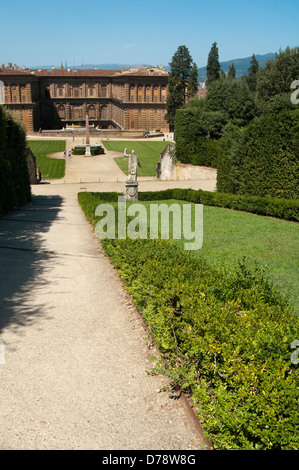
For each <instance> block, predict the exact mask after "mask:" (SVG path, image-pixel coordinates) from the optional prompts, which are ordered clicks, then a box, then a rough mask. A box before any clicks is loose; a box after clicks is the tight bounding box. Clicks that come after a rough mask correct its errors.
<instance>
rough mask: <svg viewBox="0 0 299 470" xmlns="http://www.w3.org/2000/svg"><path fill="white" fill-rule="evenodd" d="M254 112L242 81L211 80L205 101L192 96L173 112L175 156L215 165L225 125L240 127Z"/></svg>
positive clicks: (185, 161) (186, 161)
mask: <svg viewBox="0 0 299 470" xmlns="http://www.w3.org/2000/svg"><path fill="white" fill-rule="evenodd" d="M255 113H256V108H255V103H254V99H253V97H252V95H251V93H250V92H249V89H248V87H247V85H246V84H245V83H243V82H241V81H237V80H235V79H226V80H224V79H219V80H217V81H215V82H213V83H212V84H211V85H210V88H209V92H208V95H207V98H206V99H205V100H196V99H193V100H191V101H190V102H189V103H187V105H186V106H185V107H184V108H182V109H180V110H178V111H177V113H176V119H175V142H176V157H177V159H178V160H179V161H180V162H182V163H192V164H193V165H205V166H214V167H217V166H218V163H217V161H218V158H220V156H221V154H222V153H223V151H224V150H225V149H226V145H227V142H226V140H225V139H224V140H223V139H221V138H222V137H223V135H224V134H226V132H225V129H226V127H227V126H228V125H229V126H230V127H231V126H232V125H234V126H238V127H240V126H244V125H246V124H248V123H249V122H250V121H251V120H252V118H253V117H254V115H255ZM220 139H221V140H220Z"/></svg>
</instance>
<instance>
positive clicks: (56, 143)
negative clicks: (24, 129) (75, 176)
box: [27, 140, 65, 179]
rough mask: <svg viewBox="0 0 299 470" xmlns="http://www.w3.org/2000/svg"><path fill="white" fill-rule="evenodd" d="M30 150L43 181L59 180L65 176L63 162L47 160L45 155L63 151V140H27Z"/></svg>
mask: <svg viewBox="0 0 299 470" xmlns="http://www.w3.org/2000/svg"><path fill="white" fill-rule="evenodd" d="M27 144H28V145H29V147H30V149H31V150H32V152H33V154H34V155H35V157H36V163H37V165H38V166H39V169H40V171H41V174H42V178H43V179H56V178H57V179H60V178H63V177H64V175H65V160H64V159H62V160H60V159H57V158H48V157H47V155H48V154H51V153H56V152H63V151H64V150H65V141H64V140H29V141H27Z"/></svg>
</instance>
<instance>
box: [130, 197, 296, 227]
mask: <svg viewBox="0 0 299 470" xmlns="http://www.w3.org/2000/svg"><path fill="white" fill-rule="evenodd" d="M139 199H140V201H151V200H159V199H162V200H163V199H179V200H182V201H188V202H194V203H197V204H204V205H207V206H216V207H225V208H227V209H233V210H239V211H244V212H251V213H253V214H258V215H265V216H270V217H276V218H278V219H285V220H290V221H296V222H299V199H278V198H266V197H258V196H241V195H240V196H239V195H236V194H228V193H216V192H215V193H213V192H210V191H202V190H201V189H199V190H194V189H167V190H165V191H155V192H141V193H139Z"/></svg>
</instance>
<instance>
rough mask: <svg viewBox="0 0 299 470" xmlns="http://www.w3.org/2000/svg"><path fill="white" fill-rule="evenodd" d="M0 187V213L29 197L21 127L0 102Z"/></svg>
mask: <svg viewBox="0 0 299 470" xmlns="http://www.w3.org/2000/svg"><path fill="white" fill-rule="evenodd" d="M0 191H1V193H0V214H3V213H6V212H9V211H10V210H12V209H14V208H15V207H19V206H20V205H22V204H26V203H28V202H29V201H30V199H31V189H30V182H29V175H28V167H27V161H26V134H25V130H24V129H23V127H22V126H21V124H19V123H18V122H17V121H15V120H14V119H13V117H12V115H11V114H10V113H9V112H8V111H6V109H5V108H4V106H1V105H0Z"/></svg>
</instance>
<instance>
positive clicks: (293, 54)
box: [257, 47, 299, 113]
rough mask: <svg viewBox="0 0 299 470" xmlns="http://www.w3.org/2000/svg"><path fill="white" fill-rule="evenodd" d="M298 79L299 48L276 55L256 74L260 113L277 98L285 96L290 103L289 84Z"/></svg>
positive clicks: (266, 109)
mask: <svg viewBox="0 0 299 470" xmlns="http://www.w3.org/2000/svg"><path fill="white" fill-rule="evenodd" d="M298 78H299V47H294V48H293V49H290V48H289V47H287V48H286V49H285V51H280V52H279V53H278V54H276V58H275V59H274V60H268V61H267V63H266V65H265V67H264V68H262V69H261V70H260V71H259V72H258V74H257V99H258V104H259V107H260V111H261V113H266V112H272V110H271V109H270V110H268V106H269V105H270V106H271V103H272V101H273V100H275V99H276V98H277V96H281V95H287V96H288V98H289V101H290V94H291V88H290V87H291V83H292V82H293V81H294V80H298Z"/></svg>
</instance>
